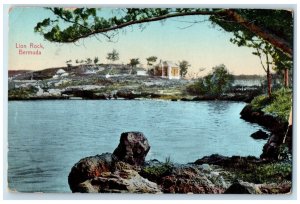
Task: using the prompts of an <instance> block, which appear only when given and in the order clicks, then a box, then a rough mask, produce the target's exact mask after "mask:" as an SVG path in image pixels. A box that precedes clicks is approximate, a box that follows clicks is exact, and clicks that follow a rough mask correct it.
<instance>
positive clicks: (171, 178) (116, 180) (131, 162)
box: [68, 132, 291, 194]
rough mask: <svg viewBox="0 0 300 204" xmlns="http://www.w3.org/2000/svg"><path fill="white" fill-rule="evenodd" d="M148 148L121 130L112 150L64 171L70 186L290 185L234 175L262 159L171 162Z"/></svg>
mask: <svg viewBox="0 0 300 204" xmlns="http://www.w3.org/2000/svg"><path fill="white" fill-rule="evenodd" d="M149 150H150V145H149V142H148V140H147V138H146V137H145V135H144V134H143V133H141V132H125V133H122V134H121V138H120V143H119V145H118V147H117V148H116V149H115V151H114V152H113V153H104V154H101V155H96V156H91V157H86V158H83V159H81V160H80V161H79V162H78V163H76V164H75V165H74V166H73V167H72V169H71V172H70V174H69V177H68V182H69V186H70V189H71V191H72V192H73V193H75V192H81V193H154V194H157V193H184V194H190V193H192V194H221V193H230V194H241V193H242V194H244V193H247V194H263V193H272V194H273V193H281V194H282V193H290V191H291V182H289V178H284V179H282V180H281V181H280V180H276V181H277V182H276V183H250V182H245V181H242V180H240V178H243V177H241V176H238V175H239V174H238V173H237V172H238V171H241V172H242V171H245V169H246V170H247V168H249V169H250V170H251V168H252V169H255V168H256V167H257V166H260V167H261V165H268V161H267V160H261V159H258V158H255V157H238V156H235V157H224V156H220V155H211V156H208V157H204V158H202V159H199V160H197V161H195V162H194V163H190V164H175V163H172V162H171V161H170V160H166V161H165V162H160V161H158V160H151V161H145V157H146V155H147V153H148V152H149ZM233 169H234V170H233ZM251 173H252V172H251ZM285 176H286V177H288V176H290V175H285Z"/></svg>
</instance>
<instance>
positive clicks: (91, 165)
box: [68, 153, 113, 192]
mask: <svg viewBox="0 0 300 204" xmlns="http://www.w3.org/2000/svg"><path fill="white" fill-rule="evenodd" d="M112 166H113V155H112V154H111V153H105V154H101V155H96V156H91V157H86V158H83V159H81V160H80V161H79V162H77V163H76V164H75V165H74V166H73V167H72V169H71V172H70V174H69V177H68V182H69V186H70V189H71V191H72V192H80V191H81V190H80V189H79V188H82V186H81V187H80V186H78V185H79V184H80V183H82V182H84V181H86V180H89V179H92V178H94V177H98V176H100V175H101V174H102V173H103V172H110V171H111V169H112Z"/></svg>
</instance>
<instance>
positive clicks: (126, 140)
mask: <svg viewBox="0 0 300 204" xmlns="http://www.w3.org/2000/svg"><path fill="white" fill-rule="evenodd" d="M149 150H150V145H149V143H148V140H147V138H146V137H145V135H144V134H143V133H141V132H124V133H122V134H121V138H120V143H119V145H118V147H117V148H116V149H115V151H114V152H113V155H114V156H115V157H116V159H117V160H119V161H123V162H126V163H129V164H131V165H135V166H141V165H143V164H144V162H145V157H146V155H147V153H148V152H149Z"/></svg>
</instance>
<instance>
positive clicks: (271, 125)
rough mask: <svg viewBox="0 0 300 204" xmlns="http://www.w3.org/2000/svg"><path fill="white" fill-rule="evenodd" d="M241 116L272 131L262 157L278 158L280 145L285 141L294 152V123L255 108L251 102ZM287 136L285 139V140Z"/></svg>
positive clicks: (290, 150)
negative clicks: (291, 123) (290, 123)
mask: <svg viewBox="0 0 300 204" xmlns="http://www.w3.org/2000/svg"><path fill="white" fill-rule="evenodd" d="M240 115H241V118H242V119H244V120H246V121H248V122H251V123H256V124H259V125H261V126H263V127H265V128H266V129H267V130H268V131H270V132H271V134H270V136H269V138H268V141H267V143H266V144H265V145H264V147H263V153H262V155H261V156H260V157H261V158H262V159H273V160H276V159H278V156H279V153H280V146H281V145H282V144H283V142H285V144H286V145H287V147H288V150H289V152H290V153H291V152H292V125H289V124H288V122H283V121H281V120H280V119H279V118H276V117H274V116H272V115H268V114H265V113H264V112H263V111H261V110H255V109H254V108H253V107H252V106H251V104H248V105H246V106H245V107H244V108H243V110H242V111H241V113H240ZM284 138H285V141H284Z"/></svg>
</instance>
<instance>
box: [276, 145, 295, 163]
mask: <svg viewBox="0 0 300 204" xmlns="http://www.w3.org/2000/svg"><path fill="white" fill-rule="evenodd" d="M278 160H279V161H285V162H292V155H291V153H290V150H289V148H288V146H287V144H281V145H280V146H279V149H278Z"/></svg>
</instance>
